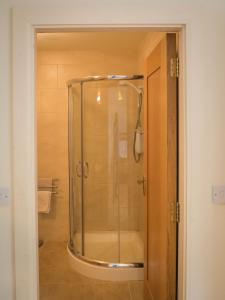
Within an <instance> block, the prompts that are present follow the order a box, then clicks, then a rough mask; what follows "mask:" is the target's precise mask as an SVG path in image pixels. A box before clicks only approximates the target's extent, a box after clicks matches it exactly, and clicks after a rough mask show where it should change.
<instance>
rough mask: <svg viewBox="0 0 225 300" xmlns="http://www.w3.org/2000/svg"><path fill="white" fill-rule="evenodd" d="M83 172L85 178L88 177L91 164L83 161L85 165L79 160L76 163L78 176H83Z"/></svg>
mask: <svg viewBox="0 0 225 300" xmlns="http://www.w3.org/2000/svg"><path fill="white" fill-rule="evenodd" d="M82 173H83V177H84V178H88V175H89V165H88V162H86V161H84V162H83V166H82V163H81V161H79V162H78V163H77V165H76V174H77V177H82Z"/></svg>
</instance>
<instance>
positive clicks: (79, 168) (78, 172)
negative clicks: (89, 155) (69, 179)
mask: <svg viewBox="0 0 225 300" xmlns="http://www.w3.org/2000/svg"><path fill="white" fill-rule="evenodd" d="M76 174H77V177H81V175H82V170H81V161H79V162H78V163H77V165H76Z"/></svg>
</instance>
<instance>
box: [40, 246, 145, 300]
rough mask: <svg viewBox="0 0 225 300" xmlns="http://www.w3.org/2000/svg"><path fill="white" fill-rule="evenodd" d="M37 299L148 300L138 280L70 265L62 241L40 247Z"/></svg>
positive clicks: (141, 283)
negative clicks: (99, 276) (98, 275)
mask: <svg viewBox="0 0 225 300" xmlns="http://www.w3.org/2000/svg"><path fill="white" fill-rule="evenodd" d="M39 272H40V300H149V299H148V297H147V295H146V293H145V291H144V286H143V282H142V281H128V282H109V281H100V280H96V279H90V278H87V277H84V276H82V275H80V274H78V273H76V272H74V271H73V270H71V269H70V267H69V264H68V258H67V251H66V243H56V242H48V243H45V244H44V246H42V247H41V248H40V270H39Z"/></svg>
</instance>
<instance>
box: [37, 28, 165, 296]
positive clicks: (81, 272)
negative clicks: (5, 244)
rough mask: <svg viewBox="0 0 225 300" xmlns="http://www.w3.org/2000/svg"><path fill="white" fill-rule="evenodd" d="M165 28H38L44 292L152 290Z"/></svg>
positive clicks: (130, 292) (118, 293)
mask: <svg viewBox="0 0 225 300" xmlns="http://www.w3.org/2000/svg"><path fill="white" fill-rule="evenodd" d="M164 36H165V33H164V32H152V31H148V30H143V29H142V30H136V31H133V30H131V31H81V32H78V31H77V32H59V33H57V32H54V33H53V32H51V33H44V32H43V33H37V38H36V50H37V51H36V67H37V83H36V99H37V102H36V103H37V110H36V111H37V164H38V183H37V186H38V238H39V287H40V291H39V292H40V299H41V300H44V299H45V300H51V299H63V300H67V299H74V300H75V299H77V300H78V299H79V300H80V299H83V300H84V299H90V300H92V299H102V300H104V299H110V300H111V299H112V300H114V299H123V300H126V299H127V300H128V299H129V300H141V299H142V300H143V299H147V297H148V296H147V293H145V289H144V284H143V280H144V213H145V212H144V196H145V195H144V193H145V187H144V177H143V176H144V96H145V90H144V74H145V60H146V57H147V56H148V55H149V53H151V51H152V50H153V49H154V48H155V46H156V45H157V44H158V43H159V41H160V40H162V38H163V37H164Z"/></svg>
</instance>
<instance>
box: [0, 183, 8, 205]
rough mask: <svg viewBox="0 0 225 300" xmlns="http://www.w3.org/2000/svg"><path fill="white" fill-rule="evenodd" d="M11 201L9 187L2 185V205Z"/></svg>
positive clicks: (0, 190) (0, 195) (0, 189)
mask: <svg viewBox="0 0 225 300" xmlns="http://www.w3.org/2000/svg"><path fill="white" fill-rule="evenodd" d="M9 203H10V192H9V188H5V187H0V205H4V204H9Z"/></svg>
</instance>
